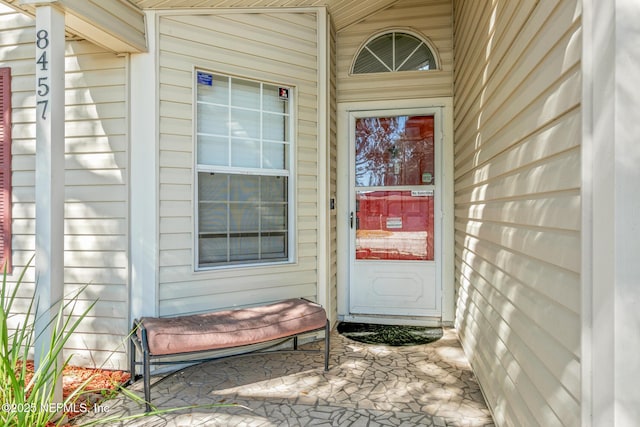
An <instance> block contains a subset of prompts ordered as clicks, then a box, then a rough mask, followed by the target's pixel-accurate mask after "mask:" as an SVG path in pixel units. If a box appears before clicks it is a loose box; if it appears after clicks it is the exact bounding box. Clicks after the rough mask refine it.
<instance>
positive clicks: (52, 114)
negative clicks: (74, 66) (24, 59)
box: [34, 1, 65, 401]
mask: <svg viewBox="0 0 640 427" xmlns="http://www.w3.org/2000/svg"><path fill="white" fill-rule="evenodd" d="M53 3H55V2H54V1H40V2H38V4H37V7H36V33H35V35H36V57H35V61H36V64H35V66H36V82H35V83H36V102H37V108H36V172H35V175H36V177H35V178H36V179H35V182H36V190H35V191H36V195H35V196H36V197H35V199H36V253H35V269H36V300H37V306H36V307H37V314H38V316H39V318H38V320H37V321H36V325H35V333H36V340H35V347H34V352H35V354H34V359H35V364H36V367H37V366H38V365H39V363H41V361H42V360H43V357H44V355H45V354H46V351H47V349H48V346H49V343H50V342H51V335H52V328H53V324H52V320H53V319H54V318H55V316H56V314H57V311H58V307H59V303H60V302H61V301H62V299H63V293H64V168H65V167H64V121H65V114H64V85H65V76H64V68H65V67H64V60H65V59H64V51H65V24H64V13H62V12H61V11H59V10H57V9H56V8H54V7H53V6H52V4H53ZM59 360H60V362H61V361H62V355H60V359H59ZM55 398H56V401H62V388H61V384H58V385H57V387H56V394H55Z"/></svg>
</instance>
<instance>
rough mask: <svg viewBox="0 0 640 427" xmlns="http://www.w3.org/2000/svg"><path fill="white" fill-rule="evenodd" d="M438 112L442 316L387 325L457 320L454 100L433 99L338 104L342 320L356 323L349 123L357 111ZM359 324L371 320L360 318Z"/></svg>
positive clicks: (397, 320)
mask: <svg viewBox="0 0 640 427" xmlns="http://www.w3.org/2000/svg"><path fill="white" fill-rule="evenodd" d="M416 108H420V109H422V108H424V109H437V108H440V109H441V111H442V114H441V121H442V123H441V124H436V126H441V129H442V133H443V142H442V147H441V150H442V171H441V179H442V198H441V206H442V212H444V213H445V214H444V215H443V216H442V217H438V216H436V218H435V220H436V221H441V232H442V235H441V239H440V241H441V247H440V248H439V250H440V257H441V258H440V259H441V263H440V264H441V278H442V289H441V292H440V295H441V298H442V301H441V305H440V306H441V308H442V317H441V318H438V319H434V318H426V317H415V316H408V317H402V316H393V317H392V318H391V317H390V318H388V319H385V323H404V324H434V323H437V324H444V325H452V324H453V321H454V314H455V312H454V305H455V301H454V294H455V292H454V250H453V245H454V235H453V101H452V99H451V98H429V99H415V100H398V101H374V102H349V103H339V104H338V152H337V163H338V165H337V166H338V176H337V181H338V182H337V184H338V188H337V201H338V203H337V241H338V248H337V260H338V261H337V264H338V265H337V276H338V277H337V279H338V289H337V293H338V318H339V319H341V320H353V318H352V316H350V313H349V276H350V247H349V245H350V232H351V230H350V227H349V214H350V181H349V180H350V165H351V163H350V158H351V153H350V152H349V150H350V143H349V138H350V135H349V129H350V126H349V121H350V113H351V112H353V111H375V110H385V111H388V110H403V109H416ZM358 320H359V321H370V320H377V321H379V320H380V318H376V319H368V318H365V317H361V316H359V317H358Z"/></svg>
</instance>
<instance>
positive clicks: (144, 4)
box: [0, 0, 398, 53]
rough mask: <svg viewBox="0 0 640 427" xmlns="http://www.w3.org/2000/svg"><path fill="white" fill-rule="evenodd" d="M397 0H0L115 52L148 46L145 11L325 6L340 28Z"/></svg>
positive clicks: (138, 49)
mask: <svg viewBox="0 0 640 427" xmlns="http://www.w3.org/2000/svg"><path fill="white" fill-rule="evenodd" d="M397 1H398V0H367V1H361V0H0V2H2V3H6V4H9V5H11V6H13V7H15V8H18V9H20V10H22V11H24V12H25V13H27V14H30V15H35V12H34V11H35V7H36V5H38V4H51V5H54V6H55V7H58V8H60V9H62V10H63V11H64V12H65V23H66V26H67V32H68V33H69V34H70V35H72V36H74V37H79V38H83V39H87V40H90V41H91V42H93V43H95V44H97V45H100V46H103V47H105V48H107V49H109V50H111V51H113V52H118V53H120V52H133V53H135V52H144V51H146V49H147V44H146V31H145V22H144V16H145V14H144V11H145V10H170V9H230V8H242V9H255V8H271V9H273V8H279V7H286V8H295V7H307V8H308V7H326V8H327V10H328V12H329V15H330V16H331V18H332V21H333V24H334V25H335V28H336V30H338V31H340V30H341V29H344V28H346V27H348V26H349V25H352V24H354V23H356V22H359V21H361V20H363V19H365V18H366V17H368V16H370V15H371V14H373V13H376V12H378V11H380V10H383V9H386V8H388V7H390V6H391V5H393V4H394V3H396V2H397Z"/></svg>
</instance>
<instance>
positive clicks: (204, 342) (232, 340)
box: [129, 298, 330, 412]
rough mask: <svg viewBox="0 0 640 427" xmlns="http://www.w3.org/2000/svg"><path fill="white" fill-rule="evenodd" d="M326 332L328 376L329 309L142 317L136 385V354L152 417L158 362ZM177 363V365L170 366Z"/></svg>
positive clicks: (275, 307) (136, 337)
mask: <svg viewBox="0 0 640 427" xmlns="http://www.w3.org/2000/svg"><path fill="white" fill-rule="evenodd" d="M321 329H324V330H325V370H328V369H329V361H328V359H329V334H330V328H329V321H328V319H327V314H326V311H325V310H324V308H323V307H322V306H321V305H319V304H316V303H314V302H311V301H308V300H305V299H302V298H293V299H287V300H284V301H279V302H276V303H273V304H268V305H261V306H256V307H248V308H241V309H237V310H225V311H216V312H212V313H202V314H193V315H187V316H178V317H142V318H140V319H139V320H135V321H134V324H133V330H132V333H131V335H130V338H131V339H130V342H131V348H130V350H129V351H130V364H131V381H135V378H136V375H135V373H136V365H137V363H136V350H138V351H140V352H141V353H142V356H143V360H142V365H143V380H144V393H145V400H146V401H147V412H148V411H150V410H151V406H150V399H151V393H150V387H151V385H150V365H151V364H152V359H158V358H163V357H168V356H180V355H184V356H187V355H188V354H190V353H198V352H203V351H213V350H222V349H229V348H236V347H243V346H248V345H253V344H260V343H266V342H269V341H274V340H280V339H285V338H293V339H294V341H293V342H294V345H293V347H294V349H297V336H298V335H300V334H303V333H307V332H312V331H316V330H321ZM168 363H174V362H168Z"/></svg>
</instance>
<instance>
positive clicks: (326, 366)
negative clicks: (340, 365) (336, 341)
mask: <svg viewBox="0 0 640 427" xmlns="http://www.w3.org/2000/svg"><path fill="white" fill-rule="evenodd" d="M330 335H331V324H330V323H329V320H328V319H327V326H325V328H324V370H325V372H326V371H328V370H329V349H330V347H331V337H330Z"/></svg>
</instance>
